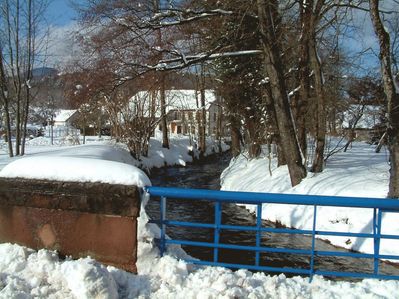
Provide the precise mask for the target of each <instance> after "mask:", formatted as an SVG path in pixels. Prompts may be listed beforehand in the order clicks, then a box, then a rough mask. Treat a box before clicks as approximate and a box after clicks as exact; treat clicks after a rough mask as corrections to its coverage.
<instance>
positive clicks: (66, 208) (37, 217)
mask: <svg viewBox="0 0 399 299" xmlns="http://www.w3.org/2000/svg"><path fill="white" fill-rule="evenodd" d="M139 212H140V196H139V191H138V188H137V187H135V186H126V185H110V184H104V183H74V182H58V181H45V180H31V179H7V178H0V243H6V242H7V243H17V244H20V245H24V246H27V247H30V248H35V249H41V248H47V249H53V250H57V251H58V253H59V254H60V255H63V256H72V257H73V258H79V257H84V256H91V257H93V258H95V259H97V260H98V261H100V262H103V263H105V264H109V265H113V266H116V267H119V268H122V269H124V270H127V271H130V272H137V268H136V260H137V217H138V216H139Z"/></svg>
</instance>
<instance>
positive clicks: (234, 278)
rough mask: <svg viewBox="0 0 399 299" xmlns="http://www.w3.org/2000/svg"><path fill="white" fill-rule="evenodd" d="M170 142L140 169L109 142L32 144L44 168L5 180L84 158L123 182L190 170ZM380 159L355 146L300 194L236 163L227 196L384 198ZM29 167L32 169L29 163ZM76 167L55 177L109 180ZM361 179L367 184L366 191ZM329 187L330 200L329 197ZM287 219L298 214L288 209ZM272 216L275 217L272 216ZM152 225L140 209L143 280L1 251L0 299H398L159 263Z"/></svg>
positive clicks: (359, 287)
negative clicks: (235, 192) (167, 167)
mask: <svg viewBox="0 0 399 299" xmlns="http://www.w3.org/2000/svg"><path fill="white" fill-rule="evenodd" d="M42 141H44V140H42ZM172 142H173V143H174V145H173V146H172V151H167V150H164V149H162V148H161V147H160V146H159V141H157V140H153V141H152V149H151V152H150V154H149V157H148V160H144V161H142V162H138V161H135V160H132V158H131V157H130V156H129V155H128V154H127V153H126V152H125V151H124V150H123V148H121V147H119V146H116V145H110V144H109V143H108V144H106V145H104V144H103V142H96V143H94V144H90V145H85V146H74V147H65V146H56V147H50V146H48V145H40V146H39V145H33V143H32V144H30V145H29V146H28V148H27V153H28V155H27V157H28V159H35V158H38V159H39V160H38V161H36V162H40V167H39V166H36V167H34V168H31V167H25V168H26V169H28V170H26V169H24V167H23V165H24V160H23V159H21V160H19V161H17V162H15V164H14V166H13V165H9V166H7V167H4V169H3V170H2V172H0V175H1V174H6V173H7V172H10V173H12V175H10V176H18V173H24V175H27V173H37V174H40V173H43V172H44V171H40V170H39V169H40V168H41V167H42V165H44V164H54V165H57V163H59V162H60V161H68V160H69V159H71V161H72V160H74V159H78V160H75V162H76V163H77V162H82V161H81V160H79V159H82V160H84V164H85V166H86V167H85V168H90V167H91V165H95V164H98V163H100V164H102V163H105V164H107V163H106V162H109V163H115V165H114V166H115V167H116V168H117V171H119V173H118V175H117V176H118V177H120V178H122V177H125V176H127V175H129V174H128V172H131V171H133V170H132V169H134V165H139V164H140V163H142V166H144V167H148V168H150V167H152V166H161V165H164V163H165V162H166V163H167V164H180V165H184V164H185V163H186V161H190V159H191V156H188V155H187V154H186V152H187V146H189V144H188V142H187V140H186V141H183V140H181V139H175V140H173V141H172ZM43 143H44V142H43ZM183 143H185V145H183ZM380 155H381V156H374V155H373V154H372V153H371V151H369V150H368V149H367V148H366V146H365V145H363V144H355V147H354V148H353V149H352V151H351V152H350V153H348V154H347V155H344V154H338V155H336V156H334V157H332V158H331V160H330V162H329V164H328V167H327V169H326V171H325V172H324V173H323V174H320V175H317V176H313V177H312V175H309V177H308V178H307V179H306V180H305V181H304V182H303V183H302V184H301V185H299V186H297V187H296V188H294V189H291V188H289V184H287V179H286V178H284V177H283V175H284V174H285V175H286V170H284V168H282V169H274V171H273V176H272V177H268V178H267V175H266V174H267V169H268V166H267V162H266V164H264V163H265V162H264V161H267V160H262V159H258V160H253V161H246V160H245V159H243V158H239V159H237V160H235V161H232V163H231V165H230V167H229V168H228V169H227V170H226V171H225V172H224V175H223V186H224V189H233V188H234V189H237V188H240V189H241V190H249V191H273V192H276V191H279V192H303V193H310V192H312V193H313V192H314V193H319V194H334V195H343V194H345V195H356V194H358V195H362V194H363V193H360V192H363V191H360V190H359V191H356V189H358V188H359V187H358V186H361V189H364V188H370V189H373V187H372V186H368V184H374V186H377V187H378V186H379V187H378V188H380V189H379V190H380V191H379V192H380V193H378V194H380V196H381V197H382V196H384V194H385V192H386V184H387V167H388V166H387V165H386V160H385V162H383V161H384V159H383V158H382V157H384V155H383V154H380ZM45 157H48V158H49V159H48V161H50V163H49V162H48V161H47V162H46V159H45ZM24 159H25V158H24ZM385 159H386V156H385ZM25 161H27V163H30V162H29V160H25ZM353 161H356V162H353ZM10 162H11V159H9V158H7V157H6V156H5V155H1V154H0V164H3V165H7V164H9V163H10ZM172 162H174V163H172ZM262 163H263V164H262ZM384 163H385V164H384ZM78 164H79V163H78ZM120 164H125V165H126V166H129V167H124V166H121V165H120ZM58 165H59V164H58ZM350 165H352V166H350ZM367 165H369V166H367ZM21 166H22V167H21ZM119 166H120V167H119ZM44 167H50V166H44ZM76 167H77V166H76ZM76 167H71V168H68V167H63V168H61V167H59V168H58V172H57V175H58V176H59V178H62V177H64V178H65V179H90V180H94V181H96V180H98V181H103V180H105V178H104V177H103V176H101V174H100V173H101V171H98V172H97V174H98V176H95V174H93V173H90V172H89V173H88V172H85V171H84V170H79V171H78V172H79V173H80V174H79V177H76V174H71V173H73V172H75V170H76ZM54 168H55V169H57V167H54ZM53 170H54V169H53ZM347 172H348V173H349V174H348V175H346V173H347ZM368 172H372V173H373V175H371V174H370V175H369V176H367V178H366V179H365V178H364V177H365V173H368ZM138 173H141V172H138ZM334 173H335V174H336V175H338V174H339V175H340V176H341V175H346V177H345V178H343V179H342V181H341V183H338V180H341V177H340V176H338V177H335V178H334V176H335V175H334ZM353 176H355V177H358V179H359V181H355V179H353V178H352V177H353ZM278 177H280V178H278ZM348 177H351V182H348V181H347V180H348ZM371 178H373V179H374V180H371ZM146 179H147V178H146V177H145V175H144V174H142V177H140V179H138V178H137V180H138V181H139V182H140V183H141V184H145V183H146ZM376 179H378V180H381V181H380V183H372V182H371V181H373V182H374V181H375V180H376ZM324 180H330V183H329V184H325V185H321V184H323V182H324ZM360 180H364V181H363V182H364V183H363V184H361V182H360ZM312 181H313V183H312ZM316 183H317V184H316ZM355 183H358V184H360V185H356V184H355ZM236 184H237V185H236ZM265 184H269V185H268V186H269V187H270V188H271V189H270V190H269V189H267V186H266V185H265ZM318 184H319V185H318ZM366 185H367V186H366ZM329 186H331V189H330V192H331V193H329V192H328V191H327V190H326V189H328V188H329ZM333 186H335V187H333ZM338 188H341V189H351V190H352V191H345V192H351V193H350V194H349V193H341V192H344V191H342V190H341V191H340V190H339V189H338ZM307 190H310V191H307ZM317 190H318V191H317ZM333 190H335V191H334V192H335V193H333ZM373 190H374V189H373ZM322 191H323V192H325V193H323V192H322ZM364 192H368V191H364ZM373 192H374V191H373ZM364 194H366V193H364ZM372 194H373V196H377V195H378V194H377V193H372ZM369 195H370V194H369ZM144 203H145V200H144ZM286 212H287V213H293V211H289V210H287V211H286ZM281 214H282V213H281ZM266 215H272V213H271V212H270V211H269V210H268V212H267V213H266ZM275 215H276V216H274V217H275V219H278V218H277V217H280V218H281V221H286V220H284V217H285V216H284V215H280V214H277V211H276V212H275ZM288 218H289V219H291V218H290V217H288ZM333 218H334V217H333ZM334 219H335V218H334ZM147 220H148V219H147V215H146V214H145V212H144V209H142V214H141V215H140V218H139V246H138V262H137V267H138V274H137V275H134V274H130V273H127V272H124V271H122V270H119V269H116V268H114V267H109V266H108V267H107V266H104V265H102V264H100V263H98V262H96V261H95V260H93V259H91V258H89V257H87V258H83V259H79V260H71V259H69V258H67V259H66V260H60V259H59V258H58V256H57V254H56V253H55V252H53V251H48V250H39V251H34V250H32V249H28V248H25V247H21V246H18V245H13V244H0V298H118V297H119V298H398V289H399V282H396V281H378V280H363V281H361V282H357V283H350V282H333V281H329V280H325V279H324V278H322V277H317V276H316V277H314V279H313V282H312V283H309V282H308V278H302V277H294V278H286V277H285V276H284V275H276V276H268V275H265V274H263V273H251V272H249V271H246V270H239V271H231V270H228V269H225V268H218V267H197V266H193V265H189V264H186V263H185V262H183V261H182V260H181V258H182V257H185V256H186V254H185V253H184V252H183V251H182V250H181V249H180V248H179V247H177V246H173V247H169V250H168V254H167V255H166V256H164V257H162V258H161V257H160V256H159V252H158V249H157V248H156V247H155V246H154V238H158V237H159V229H158V228H157V227H156V226H155V225H154V224H149V223H147ZM352 220H353V222H355V221H357V218H353V219H352V218H350V219H349V221H350V222H352ZM287 221H288V220H287ZM287 224H289V223H288V222H287ZM290 224H292V223H290ZM303 225H305V224H303Z"/></svg>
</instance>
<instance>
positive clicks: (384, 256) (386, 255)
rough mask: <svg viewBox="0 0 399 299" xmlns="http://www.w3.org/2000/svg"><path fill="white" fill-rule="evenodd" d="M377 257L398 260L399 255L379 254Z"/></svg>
mask: <svg viewBox="0 0 399 299" xmlns="http://www.w3.org/2000/svg"><path fill="white" fill-rule="evenodd" d="M378 257H379V259H385V260H399V255H390V254H379V255H378Z"/></svg>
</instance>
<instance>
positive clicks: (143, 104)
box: [129, 89, 228, 136]
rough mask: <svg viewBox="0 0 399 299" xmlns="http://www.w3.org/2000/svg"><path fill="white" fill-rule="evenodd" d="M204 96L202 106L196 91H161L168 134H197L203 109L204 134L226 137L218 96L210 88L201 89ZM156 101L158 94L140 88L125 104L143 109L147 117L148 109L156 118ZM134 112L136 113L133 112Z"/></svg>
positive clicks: (157, 107) (158, 113)
mask: <svg viewBox="0 0 399 299" xmlns="http://www.w3.org/2000/svg"><path fill="white" fill-rule="evenodd" d="M204 95H205V106H204V107H202V106H201V95H200V92H199V91H197V90H193V89H185V90H166V91H165V102H166V114H167V116H166V118H167V124H168V130H169V132H170V133H171V134H182V135H191V136H195V135H198V132H199V126H200V123H201V120H202V118H203V111H204V110H205V113H206V115H205V117H206V135H207V136H226V135H227V134H228V132H227V130H226V123H225V120H224V117H223V108H222V105H221V99H220V98H218V97H217V96H216V94H215V92H214V90H211V89H207V90H205V92H204ZM159 102H160V101H159V93H157V92H155V93H154V92H152V93H151V92H145V91H141V92H138V93H137V94H136V95H134V96H133V97H132V98H131V99H130V103H129V105H130V106H131V107H132V108H133V109H137V107H139V108H140V109H141V110H142V111H143V112H144V113H143V114H142V115H145V116H146V117H149V115H150V111H152V113H153V114H155V117H156V118H160V117H161V113H160V106H159ZM203 108H204V109H203ZM135 114H136V115H137V113H135Z"/></svg>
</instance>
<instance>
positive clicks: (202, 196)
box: [145, 187, 399, 280]
mask: <svg viewBox="0 0 399 299" xmlns="http://www.w3.org/2000/svg"><path fill="white" fill-rule="evenodd" d="M145 191H146V192H147V193H149V194H150V196H152V197H159V198H160V219H157V220H152V222H153V223H157V224H158V225H159V226H160V229H161V237H160V251H161V255H163V254H164V253H165V251H166V249H167V248H166V245H168V244H179V245H186V246H198V247H207V248H213V260H212V261H201V260H196V259H190V260H186V261H187V262H189V263H194V264H201V265H212V266H222V267H228V268H235V269H238V268H244V269H249V270H257V271H266V272H280V273H291V274H301V275H309V277H310V280H311V279H312V277H313V275H323V276H334V277H353V278H379V279H396V280H399V268H398V271H397V273H398V275H396V273H395V275H385V274H381V273H380V271H379V268H380V266H379V264H380V262H381V260H399V255H386V254H380V243H381V239H394V240H399V235H393V234H383V233H382V216H383V213H398V212H399V200H394V199H378V198H353V197H335V196H310V195H293V194H273V193H253V192H250V193H248V192H229V191H215V190H203V189H180V188H164V187H146V188H145ZM169 198H173V199H177V200H178V199H186V200H206V201H211V202H214V210H215V212H214V223H199V222H187V221H176V220H168V219H167V217H166V203H167V199H169ZM222 203H238V204H251V205H256V207H257V208H256V211H257V213H256V225H255V226H239V225H226V224H222V221H221V219H222ZM265 203H273V204H295V205H306V206H313V210H314V213H313V225H312V229H311V230H310V229H308V230H306V229H288V228H272V227H264V226H263V225H262V204H265ZM320 206H329V207H348V208H365V209H372V210H373V232H372V233H361V232H334V231H322V230H318V229H317V225H316V224H317V208H318V207H320ZM167 226H173V227H176V226H180V227H190V228H193V229H195V228H207V229H213V230H214V242H213V243H212V242H197V241H189V240H173V239H170V238H167V237H166V227H167ZM222 230H233V231H253V232H255V233H256V241H255V242H256V244H255V246H243V245H235V244H223V243H220V234H221V231H222ZM264 232H269V233H279V234H295V235H308V236H310V237H311V248H310V249H294V248H273V247H268V246H263V245H262V244H261V236H262V233H264ZM316 236H339V237H357V238H371V239H373V241H374V252H373V253H359V252H352V251H323V250H316V248H315V242H316ZM220 249H233V250H240V251H241V250H242V251H252V252H254V255H255V263H254V264H250V265H246V264H234V263H223V262H220V259H219V250H220ZM261 253H281V254H294V255H305V256H309V258H310V263H309V267H308V268H294V267H272V266H265V265H261V264H260V254H261ZM315 257H318V258H323V257H348V258H355V259H368V260H371V261H372V262H373V269H372V273H366V272H343V271H330V270H323V269H315Z"/></svg>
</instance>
